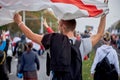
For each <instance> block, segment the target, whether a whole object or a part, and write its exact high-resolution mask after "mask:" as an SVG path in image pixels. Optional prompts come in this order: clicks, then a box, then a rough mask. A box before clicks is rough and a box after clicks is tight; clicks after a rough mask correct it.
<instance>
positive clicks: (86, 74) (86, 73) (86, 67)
mask: <svg viewBox="0 0 120 80" xmlns="http://www.w3.org/2000/svg"><path fill="white" fill-rule="evenodd" d="M94 55H95V52H94V50H93V51H92V52H91V53H90V58H89V60H85V61H83V66H82V68H83V69H82V73H83V74H82V75H83V80H93V78H92V76H91V74H90V69H91V66H92V63H93V60H94Z"/></svg>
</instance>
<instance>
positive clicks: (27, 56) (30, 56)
mask: <svg viewBox="0 0 120 80" xmlns="http://www.w3.org/2000/svg"><path fill="white" fill-rule="evenodd" d="M39 68H40V62H39V58H38V56H37V53H35V52H34V51H32V50H31V51H29V52H27V51H25V52H24V53H23V54H22V57H21V67H20V73H21V72H24V71H36V70H39Z"/></svg>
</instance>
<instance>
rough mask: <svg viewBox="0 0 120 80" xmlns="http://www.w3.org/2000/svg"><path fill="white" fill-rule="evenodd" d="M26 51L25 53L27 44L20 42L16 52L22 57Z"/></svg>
mask: <svg viewBox="0 0 120 80" xmlns="http://www.w3.org/2000/svg"><path fill="white" fill-rule="evenodd" d="M24 51H25V44H24V43H23V42H22V41H19V42H18V45H17V48H16V52H17V53H18V55H22V53H23V52H24Z"/></svg>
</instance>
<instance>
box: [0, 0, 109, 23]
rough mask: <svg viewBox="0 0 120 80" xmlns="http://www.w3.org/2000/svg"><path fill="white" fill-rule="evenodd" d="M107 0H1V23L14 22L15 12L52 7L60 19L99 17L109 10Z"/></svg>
mask: <svg viewBox="0 0 120 80" xmlns="http://www.w3.org/2000/svg"><path fill="white" fill-rule="evenodd" d="M105 1H107V0H0V25H4V24H7V23H11V22H13V16H14V13H15V12H19V11H39V10H42V9H46V8H51V9H52V10H53V12H54V14H55V15H56V16H57V17H58V18H59V19H64V20H69V19H76V18H80V17H99V16H101V15H102V14H107V13H108V12H109V8H108V4H107V3H105Z"/></svg>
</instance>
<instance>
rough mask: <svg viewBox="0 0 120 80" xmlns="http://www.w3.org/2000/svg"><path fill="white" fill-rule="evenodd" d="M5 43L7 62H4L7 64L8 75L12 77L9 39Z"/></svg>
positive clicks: (11, 53)
mask: <svg viewBox="0 0 120 80" xmlns="http://www.w3.org/2000/svg"><path fill="white" fill-rule="evenodd" d="M7 43H8V45H7V46H8V50H7V60H6V64H7V69H8V72H9V74H10V75H12V74H13V73H12V72H11V62H12V55H13V51H12V44H11V42H10V40H9V39H7Z"/></svg>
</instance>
